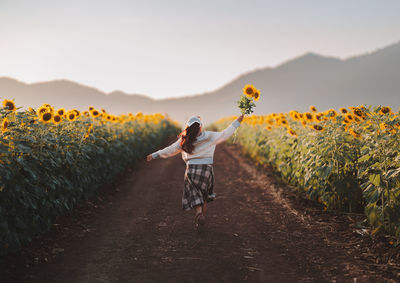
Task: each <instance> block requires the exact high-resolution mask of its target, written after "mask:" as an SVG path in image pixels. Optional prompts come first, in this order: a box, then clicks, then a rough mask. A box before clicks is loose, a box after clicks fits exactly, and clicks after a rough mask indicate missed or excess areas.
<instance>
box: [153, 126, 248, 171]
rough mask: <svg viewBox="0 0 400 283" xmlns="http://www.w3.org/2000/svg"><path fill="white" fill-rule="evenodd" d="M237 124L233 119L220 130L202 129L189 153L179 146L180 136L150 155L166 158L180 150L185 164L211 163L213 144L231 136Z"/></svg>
mask: <svg viewBox="0 0 400 283" xmlns="http://www.w3.org/2000/svg"><path fill="white" fill-rule="evenodd" d="M239 126H240V122H239V121H238V120H235V121H234V122H233V123H232V124H230V125H229V126H228V127H227V128H226V129H225V130H223V131H221V132H213V131H202V132H201V134H200V135H199V136H198V137H197V138H196V140H195V141H194V143H193V145H194V150H193V152H192V153H190V154H189V153H187V152H185V151H184V150H183V149H182V148H181V145H180V143H181V138H179V139H178V140H177V141H176V142H174V143H173V144H171V145H170V146H167V147H166V148H164V149H160V150H158V151H156V152H154V153H152V157H153V158H154V159H156V158H160V157H161V158H168V157H171V156H174V155H177V154H178V153H180V152H181V153H182V159H183V160H184V161H185V162H186V164H213V158H214V151H215V146H216V145H217V144H219V143H221V142H223V141H225V140H227V139H228V138H229V137H230V136H232V134H233V133H234V132H235V130H236V129H237V128H238V127H239Z"/></svg>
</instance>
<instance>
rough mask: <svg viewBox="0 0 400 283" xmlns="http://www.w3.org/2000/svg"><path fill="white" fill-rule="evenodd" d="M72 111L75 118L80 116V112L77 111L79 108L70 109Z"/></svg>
mask: <svg viewBox="0 0 400 283" xmlns="http://www.w3.org/2000/svg"><path fill="white" fill-rule="evenodd" d="M72 111H74V112H75V114H76V117H77V118H78V117H79V116H81V112H79V110H76V109H72Z"/></svg>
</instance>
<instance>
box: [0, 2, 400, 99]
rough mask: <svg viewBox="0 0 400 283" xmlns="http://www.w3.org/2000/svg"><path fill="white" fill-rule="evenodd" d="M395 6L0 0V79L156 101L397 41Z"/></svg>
mask: <svg viewBox="0 0 400 283" xmlns="http://www.w3.org/2000/svg"><path fill="white" fill-rule="evenodd" d="M399 11H400V1H398V0H392V1H389V0H374V1H372V0H292V1H289V0H279V1H278V0H276V1H269V0H247V1H245V0H242V1H239V0H210V1H209V0H163V1H161V0H159V1H156V0H141V1H135V0H126V1H122V0H110V1H101V0H93V1H85V0H68V1H60V0H35V1H32V0H25V1H23V0H0V76H7V77H12V78H15V79H18V80H21V81H24V82H38V81H48V80H53V79H68V80H73V81H76V82H79V83H82V84H85V85H89V86H93V87H96V88H98V89H100V90H102V91H105V92H111V91H113V90H122V91H124V92H127V93H140V94H145V95H148V96H151V97H154V98H165V97H176V96H181V95H190V94H198V93H203V92H207V91H212V90H214V89H217V88H219V87H221V86H222V85H224V84H225V83H227V82H229V81H231V80H232V79H234V78H236V77H237V76H238V75H240V74H242V73H245V72H249V71H252V70H254V69H257V68H263V67H273V66H276V65H278V64H280V63H282V62H284V61H286V60H288V59H291V58H294V57H296V56H299V55H301V54H304V53H306V52H309V51H312V52H315V53H319V54H322V55H327V56H335V57H340V58H347V57H349V56H354V55H358V54H362V53H366V52H371V51H374V50H376V49H377V48H381V47H384V46H386V45H389V44H392V43H395V42H398V41H400V12H399Z"/></svg>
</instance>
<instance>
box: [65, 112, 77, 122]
mask: <svg viewBox="0 0 400 283" xmlns="http://www.w3.org/2000/svg"><path fill="white" fill-rule="evenodd" d="M75 118H76V113H75V112H74V111H68V113H67V119H68V120H69V121H74V120H75Z"/></svg>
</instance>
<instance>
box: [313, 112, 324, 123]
mask: <svg viewBox="0 0 400 283" xmlns="http://www.w3.org/2000/svg"><path fill="white" fill-rule="evenodd" d="M322 116H323V113H318V114H315V115H314V119H315V121H316V122H321V121H322Z"/></svg>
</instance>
